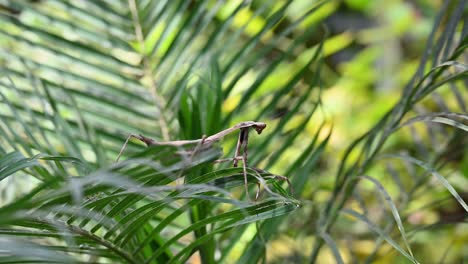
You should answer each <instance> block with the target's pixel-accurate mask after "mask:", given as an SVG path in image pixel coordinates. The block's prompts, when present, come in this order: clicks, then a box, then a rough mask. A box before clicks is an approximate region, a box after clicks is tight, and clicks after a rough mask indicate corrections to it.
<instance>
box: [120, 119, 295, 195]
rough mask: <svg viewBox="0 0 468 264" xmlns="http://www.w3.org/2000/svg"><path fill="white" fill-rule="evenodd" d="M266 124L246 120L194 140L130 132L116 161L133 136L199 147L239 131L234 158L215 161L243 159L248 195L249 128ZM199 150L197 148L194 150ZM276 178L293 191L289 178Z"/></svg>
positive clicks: (150, 141)
mask: <svg viewBox="0 0 468 264" xmlns="http://www.w3.org/2000/svg"><path fill="white" fill-rule="evenodd" d="M266 126H267V125H266V124H265V123H262V122H255V121H244V122H241V123H238V124H237V125H235V126H233V127H230V128H228V129H225V130H222V131H220V132H218V133H216V134H214V135H211V136H208V137H205V136H204V137H202V138H201V139H194V140H175V141H163V142H160V141H156V140H154V139H151V138H149V137H145V136H143V135H135V134H130V135H129V136H128V137H127V139H126V141H125V143H124V145H123V146H122V149H121V150H120V153H119V155H118V156H117V159H116V162H117V161H119V159H120V157H121V156H122V153H123V152H124V150H125V148H126V147H127V144H128V141H129V140H130V139H132V138H135V139H138V140H140V141H141V142H143V143H145V144H146V146H148V147H149V146H175V147H178V146H183V145H187V144H197V146H198V147H203V146H209V145H211V144H213V143H214V142H217V141H220V140H221V139H222V138H224V137H225V136H227V135H228V134H231V133H233V132H235V131H239V137H238V139H237V146H236V151H235V154H234V157H233V158H228V159H219V160H215V161H214V162H215V163H220V162H229V161H233V167H237V166H238V162H239V161H242V167H243V175H244V184H245V191H246V195H247V197H248V196H249V194H248V182H247V167H248V159H247V158H248V157H247V146H248V142H249V130H250V128H253V129H255V131H256V132H257V134H259V135H260V134H261V133H262V131H263V130H264V129H265V128H266ZM195 151H197V148H196V149H195V150H194V152H195ZM252 169H253V170H254V171H256V172H264V171H263V170H261V169H257V168H252ZM274 177H275V178H278V179H281V180H285V181H287V183H288V185H289V188H290V191H291V192H292V189H291V183H290V181H289V179H288V178H286V177H284V176H280V175H274ZM257 187H258V188H257V193H256V195H255V200H257V199H258V196H259V193H260V184H259V183H257Z"/></svg>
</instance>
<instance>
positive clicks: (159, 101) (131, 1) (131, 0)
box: [128, 0, 170, 141]
mask: <svg viewBox="0 0 468 264" xmlns="http://www.w3.org/2000/svg"><path fill="white" fill-rule="evenodd" d="M128 5H129V7H130V12H131V13H132V19H133V25H134V27H135V35H136V38H137V40H138V43H139V44H140V50H141V51H140V54H141V57H142V60H143V70H144V72H145V75H146V76H147V77H148V78H149V83H150V88H151V93H152V94H153V97H154V99H155V103H156V108H158V111H159V118H158V122H159V127H160V129H161V134H162V136H163V139H164V140H166V141H169V140H170V136H169V126H168V122H167V120H166V118H165V116H164V115H163V106H164V105H165V104H166V103H165V100H164V98H162V97H161V96H159V94H158V91H157V88H156V81H155V79H154V77H153V74H152V71H151V67H150V65H149V61H148V58H147V57H146V54H145V53H146V48H145V39H144V36H143V30H142V28H141V25H140V18H139V16H138V10H137V5H136V2H135V0H128Z"/></svg>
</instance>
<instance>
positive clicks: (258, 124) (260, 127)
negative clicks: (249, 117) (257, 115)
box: [253, 122, 266, 135]
mask: <svg viewBox="0 0 468 264" xmlns="http://www.w3.org/2000/svg"><path fill="white" fill-rule="evenodd" d="M253 127H254V128H255V130H256V131H257V134H259V135H260V134H261V133H262V131H263V129H265V127H266V124H265V123H261V122H256V123H255V125H253Z"/></svg>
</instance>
